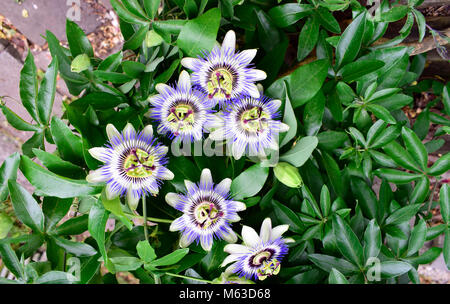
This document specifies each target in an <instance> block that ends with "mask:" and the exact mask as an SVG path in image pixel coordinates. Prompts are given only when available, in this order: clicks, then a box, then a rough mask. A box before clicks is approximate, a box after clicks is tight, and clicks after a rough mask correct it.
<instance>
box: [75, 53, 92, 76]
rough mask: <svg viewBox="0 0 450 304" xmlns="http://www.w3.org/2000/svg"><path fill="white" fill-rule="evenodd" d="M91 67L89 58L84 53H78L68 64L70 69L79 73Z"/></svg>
mask: <svg viewBox="0 0 450 304" xmlns="http://www.w3.org/2000/svg"><path fill="white" fill-rule="evenodd" d="M90 67H91V60H90V59H89V56H88V55H86V54H80V55H78V56H77V57H75V58H74V59H73V60H72V63H71V64H70V71H72V72H75V73H81V72H83V71H86V70H87V69H89V68H90Z"/></svg>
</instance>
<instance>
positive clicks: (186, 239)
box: [180, 234, 193, 248]
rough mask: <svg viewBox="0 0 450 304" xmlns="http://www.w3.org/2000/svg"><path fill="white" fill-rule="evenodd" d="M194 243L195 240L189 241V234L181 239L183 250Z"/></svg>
mask: <svg viewBox="0 0 450 304" xmlns="http://www.w3.org/2000/svg"><path fill="white" fill-rule="evenodd" d="M192 241H193V240H191V241H190V240H189V239H188V237H187V234H183V235H182V236H181V238H180V247H181V248H185V247H187V246H189V245H191V243H192Z"/></svg>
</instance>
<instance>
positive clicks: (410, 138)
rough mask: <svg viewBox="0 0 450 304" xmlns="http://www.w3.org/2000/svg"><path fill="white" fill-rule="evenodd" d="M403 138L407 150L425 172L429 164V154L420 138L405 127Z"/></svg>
mask: <svg viewBox="0 0 450 304" xmlns="http://www.w3.org/2000/svg"><path fill="white" fill-rule="evenodd" d="M402 138H403V141H404V143H405V147H406V149H407V150H408V151H409V152H410V153H412V154H413V155H414V156H415V160H417V163H418V164H419V165H420V168H421V169H422V170H425V168H427V163H428V153H427V150H426V149H425V146H424V144H423V143H422V142H421V140H420V139H419V137H418V136H417V135H416V134H415V133H414V131H413V130H411V129H408V128H405V127H403V128H402Z"/></svg>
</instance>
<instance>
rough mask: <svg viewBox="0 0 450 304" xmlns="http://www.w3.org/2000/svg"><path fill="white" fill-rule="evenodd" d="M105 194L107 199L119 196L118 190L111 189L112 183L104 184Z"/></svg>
mask: <svg viewBox="0 0 450 304" xmlns="http://www.w3.org/2000/svg"><path fill="white" fill-rule="evenodd" d="M105 194H106V198H107V199H108V200H113V199H115V198H116V197H117V196H119V192H118V191H115V190H113V189H112V184H108V185H106V189H105Z"/></svg>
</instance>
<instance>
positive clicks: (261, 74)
mask: <svg viewBox="0 0 450 304" xmlns="http://www.w3.org/2000/svg"><path fill="white" fill-rule="evenodd" d="M252 72H253V77H254V78H255V81H259V80H264V79H266V78H267V74H266V72H264V71H261V70H256V69H254V70H252Z"/></svg>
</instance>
